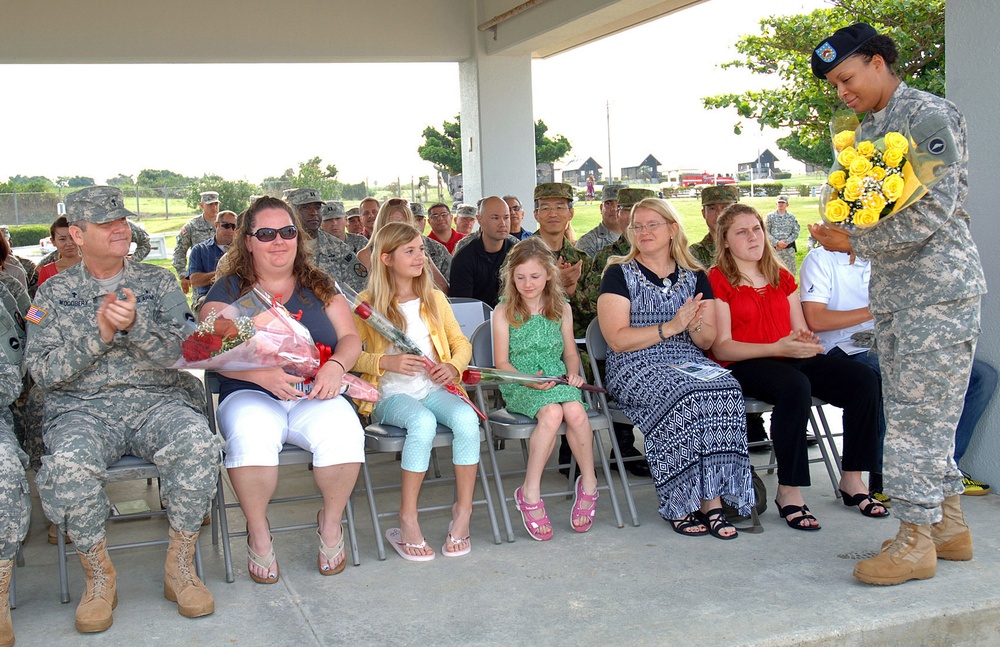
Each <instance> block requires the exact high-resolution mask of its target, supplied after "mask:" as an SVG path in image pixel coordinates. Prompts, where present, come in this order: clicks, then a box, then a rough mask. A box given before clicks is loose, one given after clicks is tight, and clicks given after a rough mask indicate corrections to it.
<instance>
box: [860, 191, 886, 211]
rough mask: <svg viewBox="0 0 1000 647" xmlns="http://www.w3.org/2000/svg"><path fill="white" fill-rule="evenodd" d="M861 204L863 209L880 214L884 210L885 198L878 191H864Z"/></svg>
mask: <svg viewBox="0 0 1000 647" xmlns="http://www.w3.org/2000/svg"><path fill="white" fill-rule="evenodd" d="M861 204H863V205H865V209H871V210H872V211H874V212H875V213H876V214H881V213H882V210H883V209H885V197H884V196H883V195H882V193H881V192H879V191H866V192H865V194H864V195H863V196H861Z"/></svg>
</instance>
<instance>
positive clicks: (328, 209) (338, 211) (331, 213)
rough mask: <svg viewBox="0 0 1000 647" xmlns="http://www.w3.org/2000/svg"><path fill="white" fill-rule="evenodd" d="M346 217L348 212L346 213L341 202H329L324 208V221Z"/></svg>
mask: <svg viewBox="0 0 1000 647" xmlns="http://www.w3.org/2000/svg"><path fill="white" fill-rule="evenodd" d="M346 215H347V212H346V211H344V203H343V202H341V201H340V200H329V201H327V202H326V204H325V206H324V208H323V220H333V219H334V218H343V217H344V216H346Z"/></svg>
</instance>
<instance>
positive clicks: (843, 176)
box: [826, 171, 847, 191]
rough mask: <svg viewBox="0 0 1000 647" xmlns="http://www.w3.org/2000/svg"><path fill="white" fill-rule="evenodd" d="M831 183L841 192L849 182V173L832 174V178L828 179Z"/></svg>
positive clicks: (837, 172)
mask: <svg viewBox="0 0 1000 647" xmlns="http://www.w3.org/2000/svg"><path fill="white" fill-rule="evenodd" d="M826 181H827V182H829V183H830V186H832V187H833V188H835V189H837V190H838V191H840V190H841V189H843V188H844V184H845V183H846V182H847V173H844V172H843V171H834V172H833V173H831V174H830V177H828V178H827V179H826Z"/></svg>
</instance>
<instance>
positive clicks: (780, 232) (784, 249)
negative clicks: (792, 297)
mask: <svg viewBox="0 0 1000 647" xmlns="http://www.w3.org/2000/svg"><path fill="white" fill-rule="evenodd" d="M764 227H765V228H766V229H767V238H768V241H769V242H770V243H771V246H772V247H774V251H775V253H776V254H777V255H778V260H779V261H781V264H782V265H784V266H785V267H787V268H788V271H789V272H791V273H792V274H795V270H796V267H795V250H796V247H795V240H796V239H797V238H798V237H799V221H798V220H796V219H795V216H794V215H792V212H791V211H788V196H784V195H779V196H778V202H777V206H776V207H775V209H774V211H772V212H771V213H769V214H767V219H766V220H765V221H764Z"/></svg>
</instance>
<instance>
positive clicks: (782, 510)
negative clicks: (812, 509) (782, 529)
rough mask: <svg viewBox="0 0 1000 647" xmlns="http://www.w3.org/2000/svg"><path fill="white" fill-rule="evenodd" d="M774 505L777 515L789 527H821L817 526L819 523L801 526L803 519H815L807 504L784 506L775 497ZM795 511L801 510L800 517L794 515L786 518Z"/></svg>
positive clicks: (812, 528) (809, 529)
mask: <svg viewBox="0 0 1000 647" xmlns="http://www.w3.org/2000/svg"><path fill="white" fill-rule="evenodd" d="M774 505H775V506H777V508H778V516H779V517H781V518H782V519H784V520H785V523H787V524H788V527H789V528H795V529H796V530H808V531H813V530H819V529H820V528H821V526H819V525H815V526H803V525H802V522H803V521H808V520H812V521H817V519H816V517H814V516H812V515H811V514H809V507H808V506H804V505H786V506H785V507H781V506H780V505H779V504H778V500H777V499H775V500H774ZM796 512H801V513H802V516H801V517H795V518H794V519H789V518H788V517H790V516H791V515H793V514H795V513H796Z"/></svg>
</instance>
